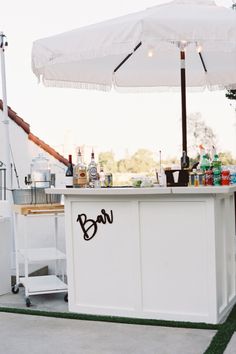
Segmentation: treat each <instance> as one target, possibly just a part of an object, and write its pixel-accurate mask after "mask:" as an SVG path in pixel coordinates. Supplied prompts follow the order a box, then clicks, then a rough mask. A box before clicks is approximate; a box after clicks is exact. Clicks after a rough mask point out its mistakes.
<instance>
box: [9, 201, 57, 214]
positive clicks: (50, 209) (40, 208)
mask: <svg viewBox="0 0 236 354" xmlns="http://www.w3.org/2000/svg"><path fill="white" fill-rule="evenodd" d="M13 210H14V212H15V213H18V214H21V215H30V214H31V215H32V214H58V213H64V205H62V204H29V205H19V204H14V205H13Z"/></svg>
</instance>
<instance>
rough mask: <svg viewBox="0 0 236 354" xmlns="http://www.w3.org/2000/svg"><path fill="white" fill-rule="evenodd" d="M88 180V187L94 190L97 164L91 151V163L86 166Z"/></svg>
mask: <svg viewBox="0 0 236 354" xmlns="http://www.w3.org/2000/svg"><path fill="white" fill-rule="evenodd" d="M88 178H89V186H90V187H92V188H94V187H95V184H96V181H97V179H98V170H97V164H96V162H95V158H94V151H93V150H92V153H91V161H90V163H89V165H88Z"/></svg>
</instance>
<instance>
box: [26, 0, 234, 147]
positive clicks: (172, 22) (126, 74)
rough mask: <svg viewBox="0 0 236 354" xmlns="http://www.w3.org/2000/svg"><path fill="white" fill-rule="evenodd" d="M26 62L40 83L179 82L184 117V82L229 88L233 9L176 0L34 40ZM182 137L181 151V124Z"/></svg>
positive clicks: (143, 85) (137, 85)
mask: <svg viewBox="0 0 236 354" xmlns="http://www.w3.org/2000/svg"><path fill="white" fill-rule="evenodd" d="M179 57H181V65H180V60H179ZM185 60H186V77H185ZM180 66H181V79H180ZM32 69H33V72H34V73H35V74H36V75H37V77H38V78H39V79H42V81H43V83H44V84H45V85H47V86H59V87H78V88H91V89H99V90H105V91H106V90H110V89H111V88H112V87H114V88H116V89H117V90H126V91H132V92H135V91H146V90H147V91H152V90H159V89H162V90H166V89H170V88H174V89H176V88H179V87H181V89H182V118H183V119H182V120H183V122H184V124H185V121H186V102H185V85H187V87H188V88H194V89H204V88H208V89H225V88H227V89H233V88H236V12H235V11H232V9H227V8H225V7H219V6H217V5H216V4H215V2H214V1H212V0H175V1H172V2H170V3H167V4H163V5H159V6H155V7H151V8H148V9H146V10H145V11H141V12H137V13H134V14H129V15H127V16H122V17H119V18H116V19H113V20H109V21H105V22H102V23H98V24H95V25H91V26H87V27H83V28H79V29H76V30H73V31H69V32H66V33H62V34H60V35H56V36H53V37H48V38H44V39H40V40H37V41H35V42H34V43H33V49H32ZM183 140H184V143H183V150H185V151H186V150H187V143H186V124H185V127H183Z"/></svg>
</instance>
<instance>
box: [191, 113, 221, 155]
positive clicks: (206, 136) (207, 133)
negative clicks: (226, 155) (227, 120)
mask: <svg viewBox="0 0 236 354" xmlns="http://www.w3.org/2000/svg"><path fill="white" fill-rule="evenodd" d="M188 142H189V144H188V145H189V147H188V150H189V155H190V156H191V155H192V156H193V157H194V156H196V155H197V154H198V152H199V146H200V145H203V146H204V148H205V150H206V151H210V150H211V148H212V146H215V147H217V138H216V135H215V134H214V132H213V130H212V128H211V127H209V126H207V125H206V123H205V121H204V119H203V118H202V116H201V114H200V113H194V114H191V115H189V116H188Z"/></svg>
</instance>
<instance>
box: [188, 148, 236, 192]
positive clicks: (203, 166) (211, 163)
mask: <svg viewBox="0 0 236 354" xmlns="http://www.w3.org/2000/svg"><path fill="white" fill-rule="evenodd" d="M235 172H236V171H233V170H231V169H230V168H229V167H227V166H222V163H221V161H220V159H219V155H218V154H217V153H216V152H214V153H213V157H212V160H210V158H209V156H208V154H206V153H205V152H204V151H202V154H201V157H200V162H199V164H198V165H197V168H196V169H193V170H192V171H191V172H189V186H195V187H199V186H228V185H230V184H235V183H236V173H235Z"/></svg>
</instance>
